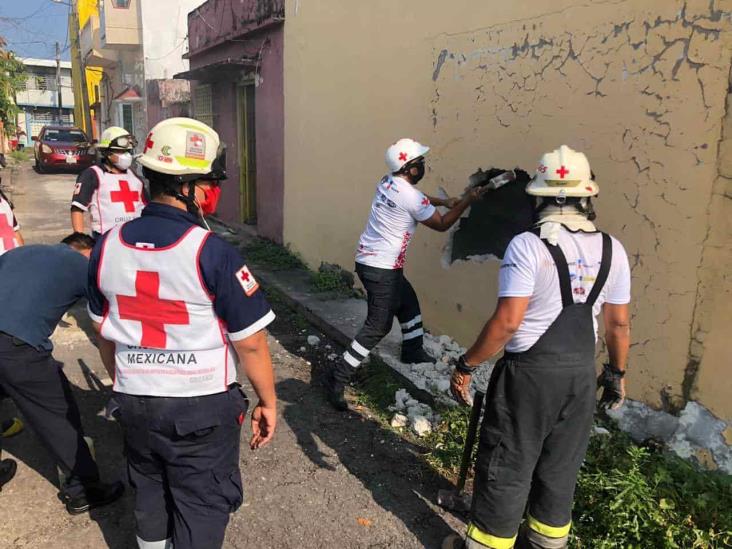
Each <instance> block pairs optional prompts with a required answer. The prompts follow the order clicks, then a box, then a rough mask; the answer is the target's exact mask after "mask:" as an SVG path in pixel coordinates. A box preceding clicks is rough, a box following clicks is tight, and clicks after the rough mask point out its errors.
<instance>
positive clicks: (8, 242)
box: [0, 215, 15, 250]
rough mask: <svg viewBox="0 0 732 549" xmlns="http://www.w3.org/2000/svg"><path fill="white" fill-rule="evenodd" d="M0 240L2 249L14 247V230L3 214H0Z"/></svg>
mask: <svg viewBox="0 0 732 549" xmlns="http://www.w3.org/2000/svg"><path fill="white" fill-rule="evenodd" d="M0 240H2V243H3V249H5V250H12V249H13V248H15V231H14V230H13V228H12V227H11V226H10V223H8V218H7V217H5V216H4V215H0Z"/></svg>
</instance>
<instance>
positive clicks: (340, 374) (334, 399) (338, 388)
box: [326, 359, 355, 412]
mask: <svg viewBox="0 0 732 549" xmlns="http://www.w3.org/2000/svg"><path fill="white" fill-rule="evenodd" d="M354 370H355V368H354V367H353V366H351V365H350V364H348V363H347V362H346V361H345V360H342V359H341V360H340V361H339V362H338V364H336V365H335V367H333V368H332V369H331V371H330V372H328V382H327V387H326V388H327V391H328V401H329V402H330V403H331V404H332V405H333V408H335V409H336V410H338V411H339V412H346V411H348V401H347V400H346V395H345V391H346V385H348V382H349V381H350V379H351V376H352V375H353V371H354Z"/></svg>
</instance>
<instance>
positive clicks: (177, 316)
mask: <svg viewBox="0 0 732 549" xmlns="http://www.w3.org/2000/svg"><path fill="white" fill-rule="evenodd" d="M135 292H136V293H137V295H134V296H129V295H118V296H117V308H118V309H119V317H120V318H121V319H122V320H136V321H138V322H141V323H142V341H140V345H141V346H142V347H152V348H155V349H165V345H166V342H167V334H166V333H165V325H166V324H177V325H182V326H184V325H186V324H188V323H189V322H190V321H189V319H188V309H187V308H186V303H185V301H174V300H171V299H160V273H154V272H151V271H137V277H136V278H135Z"/></svg>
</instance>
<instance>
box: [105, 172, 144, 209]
mask: <svg viewBox="0 0 732 549" xmlns="http://www.w3.org/2000/svg"><path fill="white" fill-rule="evenodd" d="M109 195H110V197H111V199H112V202H124V204H125V211H126V212H134V211H135V202H139V201H140V193H139V192H138V191H132V190H130V184H129V183H128V182H127V181H124V180H120V182H119V190H118V191H112V192H111V193H109Z"/></svg>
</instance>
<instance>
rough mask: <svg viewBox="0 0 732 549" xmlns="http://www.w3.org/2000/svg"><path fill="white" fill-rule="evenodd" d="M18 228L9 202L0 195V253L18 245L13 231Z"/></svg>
mask: <svg viewBox="0 0 732 549" xmlns="http://www.w3.org/2000/svg"><path fill="white" fill-rule="evenodd" d="M19 230H20V224H19V223H18V220H17V219H15V215H14V214H13V209H12V208H11V207H10V203H8V201H7V200H5V199H4V198H3V197H2V196H0V255H2V254H4V253H5V252H7V251H9V250H12V249H13V248H15V247H16V246H17V245H18V241H17V240H16V236H15V233H16V232H17V231H19Z"/></svg>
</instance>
